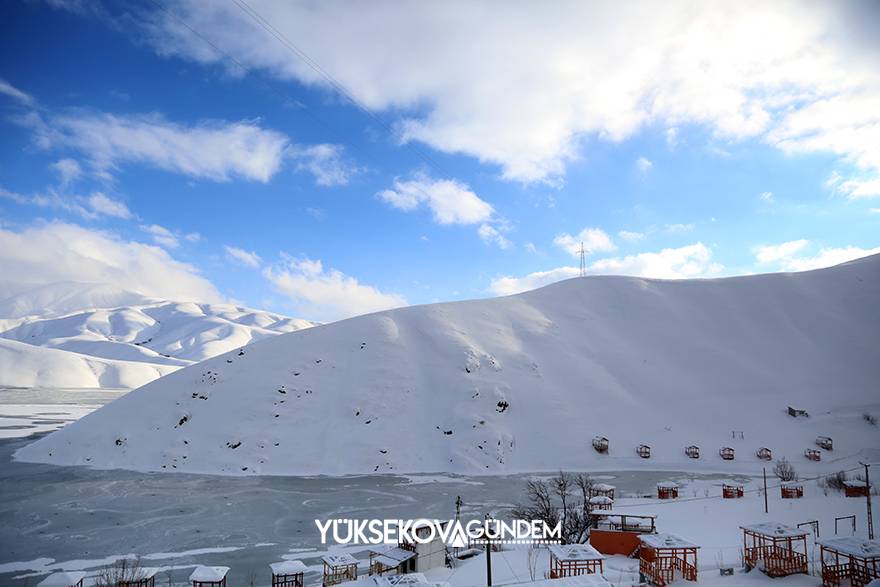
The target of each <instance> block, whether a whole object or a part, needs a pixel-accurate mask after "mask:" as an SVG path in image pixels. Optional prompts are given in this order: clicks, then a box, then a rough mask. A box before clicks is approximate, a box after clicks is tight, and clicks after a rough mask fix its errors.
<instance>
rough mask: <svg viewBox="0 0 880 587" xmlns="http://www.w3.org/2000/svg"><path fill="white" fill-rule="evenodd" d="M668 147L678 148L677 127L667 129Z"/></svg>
mask: <svg viewBox="0 0 880 587" xmlns="http://www.w3.org/2000/svg"><path fill="white" fill-rule="evenodd" d="M666 146H667V147H669V148H670V149H674V148H675V147H677V146H678V129H677V128H675V127H672V128H667V129H666Z"/></svg>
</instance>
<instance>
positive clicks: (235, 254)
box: [224, 245, 263, 268]
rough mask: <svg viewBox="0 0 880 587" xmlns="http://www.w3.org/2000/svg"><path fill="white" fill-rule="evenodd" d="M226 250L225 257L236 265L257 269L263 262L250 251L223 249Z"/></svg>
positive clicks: (231, 248)
mask: <svg viewBox="0 0 880 587" xmlns="http://www.w3.org/2000/svg"><path fill="white" fill-rule="evenodd" d="M224 248H225V249H226V255H227V256H228V257H229V258H230V259H232V260H233V261H235V262H237V263H241V264H242V265H245V266H246V267H254V268H256V267H259V266H260V265H261V264H262V262H263V260H262V259H260V256H259V255H258V254H256V253H254V252H251V251H245V250H244V249H239V248H238V247H230V246H228V245H227V246H226V247H224Z"/></svg>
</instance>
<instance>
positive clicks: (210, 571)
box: [189, 565, 229, 583]
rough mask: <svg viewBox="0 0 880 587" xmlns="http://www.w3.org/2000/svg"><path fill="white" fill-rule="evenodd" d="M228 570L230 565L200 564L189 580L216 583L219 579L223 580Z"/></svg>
mask: <svg viewBox="0 0 880 587" xmlns="http://www.w3.org/2000/svg"><path fill="white" fill-rule="evenodd" d="M228 572H229V567H206V566H204V565H199V566H197V567H196V570H194V571H193V572H192V575H190V576H189V580H190V581H199V582H202V583H216V582H217V581H222V580H223V577H225V576H226V573H228Z"/></svg>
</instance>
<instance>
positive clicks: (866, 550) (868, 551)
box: [817, 536, 880, 558]
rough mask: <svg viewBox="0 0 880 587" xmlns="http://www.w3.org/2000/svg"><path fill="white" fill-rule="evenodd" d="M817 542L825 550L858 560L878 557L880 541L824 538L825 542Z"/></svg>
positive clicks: (855, 538)
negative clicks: (855, 557) (854, 557)
mask: <svg viewBox="0 0 880 587" xmlns="http://www.w3.org/2000/svg"><path fill="white" fill-rule="evenodd" d="M817 542H818V543H819V544H821V545H822V546H825V547H826V548H833V549H834V550H836V551H837V552H840V553H843V554H848V555H851V556H857V557H860V558H878V557H880V540H867V539H865V538H857V537H855V536H847V537H845V538H826V539H825V540H817Z"/></svg>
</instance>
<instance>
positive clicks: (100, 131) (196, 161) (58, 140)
mask: <svg viewBox="0 0 880 587" xmlns="http://www.w3.org/2000/svg"><path fill="white" fill-rule="evenodd" d="M21 122H22V123H23V124H25V125H28V126H30V127H31V128H33V130H34V131H35V133H36V142H37V144H38V145H39V146H41V147H43V148H47V149H52V148H55V149H71V150H75V151H78V152H80V153H82V155H83V156H84V157H85V158H87V159H88V161H89V163H90V164H91V165H92V167H94V169H95V170H96V172H98V173H99V174H101V175H105V176H106V175H111V174H112V172H113V171H115V170H116V169H117V168H118V167H120V166H121V165H123V164H127V163H142V164H147V165H152V166H154V167H158V168H159V169H163V170H166V171H172V172H175V173H181V174H184V175H189V176H191V177H195V178H201V179H209V180H213V181H229V180H231V179H232V178H235V177H238V178H242V179H247V180H252V181H260V182H268V181H269V180H270V179H271V178H272V176H273V175H275V173H277V172H278V170H279V169H280V168H281V164H282V160H283V157H284V153H285V151H286V149H287V145H288V139H287V137H286V136H285V135H283V134H281V133H279V132H276V131H273V130H267V129H263V128H261V127H260V126H259V125H258V124H257V123H255V122H252V121H241V122H225V121H206V122H202V123H199V124H197V125H194V126H185V125H181V124H177V123H174V122H170V121H168V120H166V119H165V118H163V117H162V116H160V115H158V114H150V115H132V116H116V115H113V114H101V113H91V112H74V113H66V114H60V115H57V116H51V117H50V118H49V119H48V120H43V118H42V117H41V116H39V115H38V114H36V113H31V114H30V115H29V116H27V117H24V118H22V119H21Z"/></svg>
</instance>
